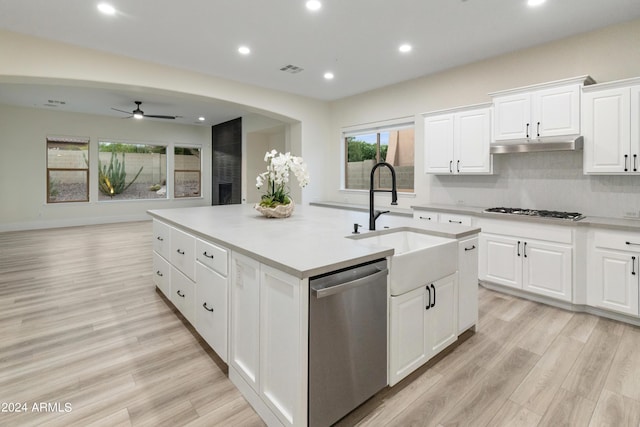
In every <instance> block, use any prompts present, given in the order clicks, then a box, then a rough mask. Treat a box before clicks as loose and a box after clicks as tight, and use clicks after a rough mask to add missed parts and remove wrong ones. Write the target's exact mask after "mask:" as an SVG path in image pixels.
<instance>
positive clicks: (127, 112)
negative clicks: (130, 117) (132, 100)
mask: <svg viewBox="0 0 640 427" xmlns="http://www.w3.org/2000/svg"><path fill="white" fill-rule="evenodd" d="M111 109H112V110H115V111H119V112H121V113H125V114H131V111H124V110H118V109H117V108H113V107H111Z"/></svg>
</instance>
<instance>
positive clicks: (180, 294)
mask: <svg viewBox="0 0 640 427" xmlns="http://www.w3.org/2000/svg"><path fill="white" fill-rule="evenodd" d="M176 294H178V296H179V297H180V298H184V294H183V293H181V292H180V289H178V292H176Z"/></svg>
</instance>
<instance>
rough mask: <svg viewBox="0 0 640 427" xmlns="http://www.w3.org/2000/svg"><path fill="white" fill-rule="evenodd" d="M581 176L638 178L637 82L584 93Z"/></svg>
mask: <svg viewBox="0 0 640 427" xmlns="http://www.w3.org/2000/svg"><path fill="white" fill-rule="evenodd" d="M582 122H583V123H584V125H583V136H584V173H585V174H607V175H618V174H620V175H627V174H640V159H639V157H640V129H639V128H640V79H630V80H624V81H620V82H611V83H603V84H599V85H595V86H591V87H587V88H584V89H583V94H582Z"/></svg>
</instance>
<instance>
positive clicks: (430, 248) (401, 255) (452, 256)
mask: <svg viewBox="0 0 640 427" xmlns="http://www.w3.org/2000/svg"><path fill="white" fill-rule="evenodd" d="M356 241H357V242H358V243H361V244H365V245H370V246H381V247H392V248H393V249H394V254H393V256H392V257H391V262H390V266H389V283H390V287H391V295H394V296H395V295H401V294H403V293H405V292H408V291H411V290H413V289H416V288H418V287H420V286H424V285H427V284H429V283H430V282H433V281H435V280H438V279H440V278H442V277H445V276H448V275H449V274H452V273H455V271H456V270H457V266H458V241H457V240H455V239H447V238H445V237H439V236H433V235H429V234H423V233H417V232H414V231H406V230H399V231H390V232H383V233H376V234H374V235H365V236H362V237H360V238H358V239H357V240H356Z"/></svg>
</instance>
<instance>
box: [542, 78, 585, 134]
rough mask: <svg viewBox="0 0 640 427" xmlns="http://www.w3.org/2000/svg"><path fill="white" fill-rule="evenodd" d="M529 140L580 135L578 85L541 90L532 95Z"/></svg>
mask: <svg viewBox="0 0 640 427" xmlns="http://www.w3.org/2000/svg"><path fill="white" fill-rule="evenodd" d="M530 132H531V133H530V135H531V138H542V137H547V136H561V135H577V134H579V133H580V85H572V86H564V87H555V88H549V89H542V90H538V91H535V92H534V93H533V121H532V123H531V129H530Z"/></svg>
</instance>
